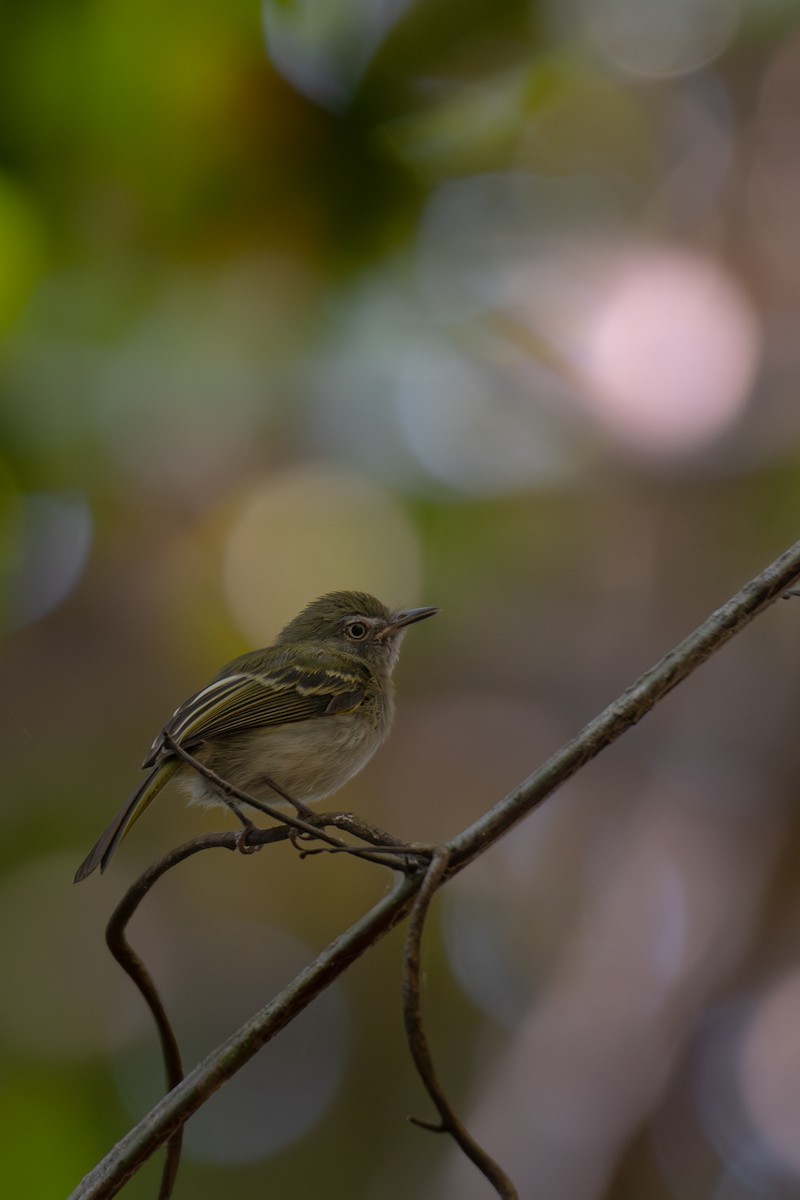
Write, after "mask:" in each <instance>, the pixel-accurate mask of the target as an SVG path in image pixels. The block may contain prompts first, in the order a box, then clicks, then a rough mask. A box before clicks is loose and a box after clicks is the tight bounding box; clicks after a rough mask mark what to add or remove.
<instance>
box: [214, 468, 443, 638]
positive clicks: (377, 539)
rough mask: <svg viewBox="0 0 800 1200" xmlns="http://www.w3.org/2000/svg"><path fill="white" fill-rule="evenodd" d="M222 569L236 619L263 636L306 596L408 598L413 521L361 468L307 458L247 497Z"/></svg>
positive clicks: (413, 596) (416, 570)
mask: <svg viewBox="0 0 800 1200" xmlns="http://www.w3.org/2000/svg"><path fill="white" fill-rule="evenodd" d="M223 572H224V586H225V592H226V596H227V600H228V604H229V606H230V611H231V614H232V616H233V619H234V621H235V622H236V624H237V626H238V628H239V629H240V630H241V632H242V633H243V634H244V636H245V637H246V638H247V639H248V640H249V641H250V642H251V644H253V645H263V644H264V643H266V642H269V641H271V640H272V638H273V637H274V636H275V634H276V633H277V631H278V630H279V629H280V628H281V627H282V626H283V625H284V624H285V623H286V622H287V621H288V620H290V619H291V618H292V617H293V616H294V615H295V614H296V613H297V612H299V611H300V609H301V608H303V607H304V606H305V605H306V604H307V603H308V602H309V601H310V600H313V599H314V597H316V596H319V595H322V594H323V593H325V592H330V591H335V590H337V589H339V588H346V589H352V588H355V589H359V590H362V591H368V592H372V593H374V594H375V595H376V596H378V597H379V598H380V599H381V600H383V601H384V602H385V603H386V604H388V605H390V606H395V605H396V606H403V605H409V604H412V603H413V602H414V601H415V600H417V599H418V595H419V589H420V580H421V574H422V567H421V554H420V548H419V544H418V540H417V536H416V533H415V531H414V529H413V526H412V525H411V522H410V521H409V519H408V517H407V516H406V514H405V512H404V510H403V508H402V507H401V505H399V504H398V503H397V502H396V501H395V500H393V499H392V497H391V496H389V495H388V494H387V493H386V492H385V491H383V490H382V489H381V488H379V487H377V486H376V485H375V484H373V483H372V482H370V481H369V480H368V479H366V478H364V477H361V476H358V475H354V474H349V473H346V472H344V471H337V470H334V469H331V468H330V467H327V466H319V467H317V466H305V467H301V468H298V469H296V470H292V471H287V472H286V473H284V474H282V475H280V476H279V477H277V478H275V479H273V480H271V481H270V482H269V483H267V484H265V485H263V486H261V487H258V488H256V489H255V490H254V491H253V492H251V493H250V494H249V495H247V496H246V497H245V498H244V500H243V501H242V503H241V505H240V508H239V511H238V515H237V516H236V518H235V520H234V522H233V525H232V527H231V530H230V534H229V537H228V541H227V545H226V547H225V554H224V565H223Z"/></svg>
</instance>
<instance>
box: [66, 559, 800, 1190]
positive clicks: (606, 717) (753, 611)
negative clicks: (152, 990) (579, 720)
mask: <svg viewBox="0 0 800 1200" xmlns="http://www.w3.org/2000/svg"><path fill="white" fill-rule="evenodd" d="M798 577H800V542H797V543H795V545H794V546H792V547H791V548H790V549H789V550H787V551H786V552H785V553H784V554H782V555H781V556H780V557H779V558H777V559H776V560H775V561H774V562H773V563H771V564H770V565H769V566H768V567H767V568H766V569H765V570H764V571H762V572H761V573H760V574H759V575H758V576H756V578H755V579H753V580H751V581H750V582H749V583H748V584H746V585H745V586H744V587H743V588H742V589H741V591H739V592H738V593H737V594H736V595H735V596H734V597H733V598H732V599H731V600H729V601H728V602H727V604H724V605H723V606H722V607H721V608H719V609H717V610H716V612H714V613H712V614H711V616H710V617H708V618H707V619H706V620H705V621H704V622H703V624H702V625H700V626H699V627H698V629H696V630H695V632H694V633H692V634H691V635H690V636H689V637H688V638H686V639H685V640H684V641H683V642H681V643H680V645H678V646H677V647H676V648H675V649H674V650H671V651H670V652H669V653H668V654H667V655H665V657H664V658H663V659H661V661H660V662H659V663H657V664H656V666H654V667H653V668H652V669H651V670H650V671H648V672H647V673H646V674H645V675H643V676H642V677H641V678H640V679H639V680H637V682H636V683H634V684H633V685H632V686H631V687H630V688H628V689H627V691H625V692H624V693H623V694H622V695H621V696H620V697H619V698H618V699H617V700H615V701H613V702H612V703H611V704H610V705H608V707H607V708H605V709H604V710H603V712H601V713H600V714H599V716H597V717H596V718H595V719H594V720H593V721H590V722H589V724H588V725H587V726H586V727H585V728H584V729H583V730H582V731H581V733H579V734H578V735H577V737H575V738H573V740H572V741H570V742H568V743H567V745H566V746H564V747H563V749H561V750H559V751H558V752H557V753H556V754H554V755H553V756H552V758H550V759H548V761H547V762H546V763H545V764H544V765H543V766H542V767H541V768H540V769H539V770H538V771H536V772H535V773H534V774H533V775H531V776H530V777H529V778H528V779H526V780H525V781H524V782H523V783H522V784H520V785H519V787H517V788H515V789H514V790H513V791H512V792H511V793H510V794H509V795H508V796H506V797H505V799H503V800H501V801H500V802H499V803H498V804H496V805H495V806H494V807H493V808H492V809H490V810H489V812H487V813H486V814H485V816H483V817H481V818H480V819H479V820H478V821H476V822H474V824H472V825H471V826H469V828H468V829H466V830H464V832H463V833H461V834H459V835H458V836H457V837H455V838H453V839H452V841H451V842H449V843H448V845H447V850H448V851H449V854H450V866H449V868H448V873H447V875H446V877H445V879H444V880H443V881H442V882H446V879H449V878H450V877H451V876H452V875H453V874H455V873H456V872H457V871H460V870H463V868H464V867H466V866H467V865H468V864H469V863H470V862H472V861H473V860H474V859H475V858H477V857H478V856H479V855H480V854H482V853H483V852H484V851H485V850H487V849H488V848H489V847H490V846H492V845H494V843H495V842H497V841H498V840H499V839H500V838H501V837H503V836H504V835H505V834H506V833H508V832H509V830H510V829H511V828H512V827H513V826H514V825H515V824H517V822H518V821H520V820H522V818H523V817H524V816H525V815H526V814H527V813H529V812H531V811H533V809H535V808H536V807H537V806H538V805H539V804H541V803H542V802H543V800H545V799H546V797H547V796H549V795H551V794H552V793H553V792H554V791H555V790H556V788H558V787H559V786H560V785H561V784H562V783H564V782H565V781H566V780H567V779H569V778H571V777H572V776H573V775H574V774H575V773H576V771H578V770H579V769H580V768H581V767H582V766H584V765H585V764H586V763H588V762H589V761H590V760H591V759H592V758H594V757H595V756H596V755H597V754H599V753H600V751H601V750H603V749H604V748H605V747H606V746H609V745H611V743H612V742H614V741H616V739H617V738H618V737H620V736H621V734H622V733H624V732H625V730H626V729H628V728H630V726H632V725H635V724H636V723H637V722H638V721H640V720H641V719H642V717H643V716H644V715H645V714H646V713H647V712H649V711H650V709H651V708H652V707H653V706H654V705H655V704H656V703H657V702H658V701H659V700H660V699H662V697H664V696H666V695H667V693H668V692H670V691H672V689H673V688H674V687H676V685H677V684H678V683H680V682H681V681H682V680H683V679H685V678H686V677H687V676H688V675H690V674H691V673H692V671H694V670H696V669H697V667H699V666H700V665H701V664H702V663H704V662H705V661H706V660H707V659H708V658H709V657H710V656H711V655H712V654H713V653H714V652H715V651H716V650H719V649H720V648H721V647H722V646H723V645H724V644H725V643H726V642H727V641H728V640H729V639H730V638H732V637H733V636H734V635H735V634H737V633H739V632H740V631H741V630H742V629H744V628H745V626H746V625H748V624H749V623H750V622H751V621H752V620H753V619H754V618H755V617H756V616H758V614H759V613H760V612H762V611H763V610H764V609H765V608H766V607H767V606H768V605H769V604H771V603H772V602H773V601H774V600H776V599H777V598H778V597H779V596H780V595H782V594H783V593H784V592H785V591H786V590H787V589H788V588H789V587H790V586H791V584H792V583H794V582H795V581H796V580H797V579H798ZM232 836H233V835H232ZM423 879H424V876H420V875H415V876H411V875H407V876H404V877H402V878H400V879H399V880H398V882H397V884H396V886H395V888H394V890H393V891H392V892H391V894H390V895H388V896H386V897H384V898H383V899H382V900H380V901H379V903H378V904H376V905H375V906H374V907H373V908H372V909H371V910H370V911H369V912H367V913H366V914H365V915H364V916H363V917H362V918H361V919H360V920H359V921H357V922H356V923H355V924H354V925H352V926H351V927H350V929H348V930H347V931H346V932H345V933H344V934H342V935H340V936H339V937H338V938H336V939H335V940H334V941H333V942H331V944H330V945H329V946H328V947H326V949H325V950H323V951H322V953H321V954H320V955H318V957H317V958H316V959H315V961H314V962H313V963H311V964H310V965H309V966H308V967H306V968H305V969H304V970H303V971H301V972H300V974H299V975H298V976H297V977H296V978H295V979H294V980H293V982H292V983H291V984H290V985H289V986H288V987H287V988H286V989H284V991H283V992H281V993H280V995H278V996H276V997H275V998H274V999H273V1000H272V1001H271V1002H270V1003H269V1004H267V1005H265V1007H264V1008H262V1009H261V1010H260V1011H259V1012H258V1013H256V1014H255V1015H254V1016H253V1017H251V1018H250V1020H249V1021H247V1022H246V1023H245V1024H244V1025H243V1026H241V1028H240V1029H238V1030H237V1031H236V1032H235V1033H233V1034H232V1035H231V1036H230V1037H229V1038H228V1039H227V1040H226V1041H225V1042H224V1043H223V1044H222V1045H221V1046H220V1047H218V1048H217V1049H216V1050H214V1051H213V1052H212V1053H211V1054H209V1055H208V1057H207V1058H206V1059H204V1061H203V1062H202V1063H200V1064H199V1066H197V1067H196V1068H195V1069H194V1070H193V1071H191V1072H190V1073H189V1074H188V1075H187V1076H186V1078H185V1079H184V1080H183V1081H182V1083H180V1084H178V1086H177V1087H175V1088H174V1089H173V1090H172V1091H171V1092H170V1093H169V1095H167V1096H165V1097H164V1099H163V1100H161V1101H160V1102H159V1103H158V1104H157V1105H155V1107H154V1108H153V1109H152V1110H151V1111H150V1112H149V1113H148V1114H147V1115H146V1116H145V1117H144V1118H143V1119H142V1120H141V1121H140V1122H139V1123H138V1124H137V1125H136V1126H135V1127H134V1128H133V1129H132V1130H131V1131H130V1132H129V1133H128V1134H126V1136H125V1137H124V1138H122V1140H121V1141H120V1142H118V1143H117V1145H116V1146H115V1147H114V1148H113V1149H112V1150H111V1151H110V1152H109V1153H108V1154H107V1155H106V1157H105V1158H104V1159H103V1160H102V1162H100V1163H99V1164H98V1165H97V1166H96V1167H95V1168H94V1169H93V1170H92V1171H90V1172H89V1174H88V1175H87V1176H86V1177H85V1178H84V1179H83V1181H82V1182H81V1183H80V1184H79V1185H78V1187H77V1188H76V1189H75V1191H74V1192H73V1193H72V1195H71V1197H70V1200H104V1198H106V1197H110V1196H114V1195H116V1194H117V1192H118V1191H119V1190H120V1188H121V1187H122V1186H123V1184H124V1182H125V1180H126V1179H127V1177H128V1175H129V1174H130V1173H132V1172H133V1171H134V1170H135V1169H136V1168H137V1167H138V1166H139V1165H140V1164H141V1163H142V1162H143V1161H145V1159H146V1158H148V1157H149V1156H150V1155H151V1154H153V1153H154V1152H155V1151H156V1150H157V1149H158V1148H159V1147H160V1146H162V1145H163V1144H164V1143H165V1142H166V1141H167V1139H168V1138H169V1137H170V1135H171V1134H172V1133H173V1132H174V1131H175V1130H176V1129H177V1128H179V1126H180V1125H182V1124H183V1122H184V1121H186V1120H187V1118H188V1117H190V1116H191V1114H192V1113H194V1112H196V1111H197V1110H198V1109H199V1108H200V1107H201V1106H202V1104H203V1103H204V1102H205V1100H206V1099H207V1098H208V1097H209V1096H210V1095H212V1094H213V1092H215V1091H216V1090H217V1089H218V1088H219V1087H221V1086H222V1084H223V1083H225V1082H226V1080H228V1079H230V1078H231V1076H233V1075H234V1074H235V1073H236V1072H237V1071H238V1070H239V1069H240V1068H241V1067H242V1066H243V1065H244V1063H246V1062H247V1061H248V1060H249V1059H250V1058H252V1056H253V1055H254V1054H256V1053H257V1051H258V1050H259V1049H260V1048H261V1047H262V1046H263V1045H265V1044H266V1042H268V1041H269V1040H270V1039H271V1038H272V1037H274V1036H275V1034H276V1033H278V1032H279V1030H281V1029H282V1028H283V1027H284V1026H285V1025H286V1024H287V1023H288V1021H289V1020H291V1019H292V1018H293V1017H294V1016H295V1015H296V1014H297V1013H298V1012H300V1011H302V1009H303V1008H305V1007H306V1005H308V1004H309V1003H310V1002H311V1000H313V999H314V997H315V996H317V995H319V993H320V992H321V991H323V989H324V988H326V987H327V986H328V985H329V984H330V983H331V982H333V980H334V979H336V978H338V976H339V975H341V974H342V972H343V971H344V970H345V969H346V968H347V967H348V966H349V965H350V963H351V962H353V961H354V960H355V959H356V958H358V957H359V956H360V955H361V954H363V953H365V951H366V950H368V949H369V948H370V946H372V945H374V944H375V943H376V942H377V941H378V940H379V939H380V938H381V937H382V936H383V935H384V934H385V933H387V932H388V931H389V929H391V928H392V927H393V926H394V925H395V924H397V922H398V921H399V920H401V919H402V917H403V916H405V914H406V913H407V912H408V911H409V909H410V907H411V905H412V904H413V901H414V897H415V896H416V895H417V893H418V891H419V889H420V886H421V882H422V880H423Z"/></svg>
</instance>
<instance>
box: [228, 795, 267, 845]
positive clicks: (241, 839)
mask: <svg viewBox="0 0 800 1200" xmlns="http://www.w3.org/2000/svg"><path fill="white" fill-rule="evenodd" d="M224 799H225V803H226V804H227V806H228V808H229V809H230V810H231V812H232V813H233V815H234V816H235V817H237V818H238V820H240V821H241V822H242V830H241V833H240V834H239V835H238V837H237V838H236V849H237V850H238V851H239V853H240V854H255V852H256V850H260V849H261V847H260V846H253V845H251V843H250V842H248V840H247V838H248V836H249V834H250V833H251V832H252V831H253V830H254V829H258V826H257V825H256V824H255V822H254V821H251V820H250V818H249V817H248V816H247V814H246V813H245V812H243V811H242V806H241V805H240V804H239V803H238V801H236V800H233V799H232V798H231V797H230V796H225V798H224Z"/></svg>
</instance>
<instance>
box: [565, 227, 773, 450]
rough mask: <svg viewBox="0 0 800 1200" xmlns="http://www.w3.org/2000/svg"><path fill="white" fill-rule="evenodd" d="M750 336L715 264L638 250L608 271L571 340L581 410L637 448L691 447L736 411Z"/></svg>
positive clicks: (741, 304)
mask: <svg viewBox="0 0 800 1200" xmlns="http://www.w3.org/2000/svg"><path fill="white" fill-rule="evenodd" d="M760 342H761V338H760V329H759V325H758V321H757V318H756V316H755V313H754V310H753V308H752V306H751V305H750V303H749V301H748V300H747V298H746V297H745V295H744V294H743V292H742V290H741V289H740V288H739V286H738V285H737V283H736V282H735V281H734V279H733V278H731V276H730V275H728V273H727V272H726V271H725V270H724V269H723V268H722V267H721V266H718V265H717V264H715V263H713V262H711V261H709V260H707V259H705V258H702V257H701V256H699V255H695V254H692V253H689V252H686V251H683V250H673V249H658V248H655V249H650V250H647V249H642V250H640V251H639V252H637V253H633V254H631V255H630V256H628V257H627V258H624V259H622V260H621V261H619V262H618V264H617V266H616V268H614V269H612V270H610V271H609V272H608V274H607V276H606V280H605V283H604V284H601V285H600V286H599V288H598V291H597V297H596V303H595V304H594V305H593V306H592V311H591V312H590V314H589V315H588V317H587V318H586V320H585V323H584V325H583V330H582V333H580V334H579V336H578V367H579V371H580V374H581V375H582V377H583V380H584V382H585V384H586V385H587V390H586V397H585V399H586V403H587V406H588V407H589V408H590V410H591V411H592V412H593V414H594V415H595V416H596V417H597V419H598V420H599V421H600V423H601V424H602V425H604V426H606V428H607V429H608V430H609V431H610V432H611V433H613V434H614V435H615V436H616V437H618V438H619V440H620V441H622V442H626V443H628V444H629V445H631V446H632V447H634V448H636V449H638V450H642V451H645V452H648V453H652V454H664V455H669V454H677V453H686V452H691V451H693V450H696V449H698V448H700V447H702V446H704V445H706V444H707V443H708V442H710V441H712V440H713V439H715V438H717V437H719V436H721V435H722V434H723V433H724V432H725V431H726V430H727V429H729V428H730V427H731V426H732V425H733V424H734V422H735V421H736V420H737V418H738V417H739V416H740V415H741V412H742V410H743V409H744V406H745V404H746V402H747V399H748V395H749V392H750V388H751V385H752V383H753V379H754V376H755V371H756V367H757V363H758V357H759V350H760Z"/></svg>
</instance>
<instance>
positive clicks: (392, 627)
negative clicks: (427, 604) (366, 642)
mask: <svg viewBox="0 0 800 1200" xmlns="http://www.w3.org/2000/svg"><path fill="white" fill-rule="evenodd" d="M438 611H439V610H438V608H407V609H405V610H404V611H403V612H396V613H392V619H391V621H390V622H389V624H388V625H386V626H385V627H384V628H383V629H382V630H381V635H382V636H383V637H391V636H392V634H395V633H397V631H398V629H404V628H405V626H406V625H413V624H414V622H415V621H424V620H425V618H426V617H432V616H434V614H435V613H437V612H438Z"/></svg>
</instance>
